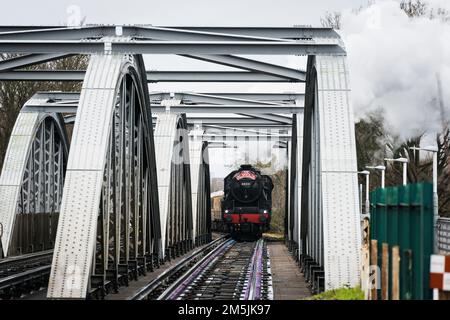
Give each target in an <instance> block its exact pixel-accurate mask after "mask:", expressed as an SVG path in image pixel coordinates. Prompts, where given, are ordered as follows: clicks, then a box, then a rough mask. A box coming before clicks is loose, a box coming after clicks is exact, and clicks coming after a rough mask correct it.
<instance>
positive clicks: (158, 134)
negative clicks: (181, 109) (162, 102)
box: [154, 111, 192, 258]
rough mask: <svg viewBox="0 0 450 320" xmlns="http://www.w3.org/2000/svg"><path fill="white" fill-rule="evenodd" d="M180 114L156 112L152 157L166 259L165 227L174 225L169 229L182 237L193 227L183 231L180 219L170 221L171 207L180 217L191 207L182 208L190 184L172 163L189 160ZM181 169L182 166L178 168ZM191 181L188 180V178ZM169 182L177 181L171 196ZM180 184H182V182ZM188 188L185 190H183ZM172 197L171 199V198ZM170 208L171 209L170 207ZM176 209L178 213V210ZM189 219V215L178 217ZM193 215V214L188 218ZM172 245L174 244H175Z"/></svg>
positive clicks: (187, 195)
mask: <svg viewBox="0 0 450 320" xmlns="http://www.w3.org/2000/svg"><path fill="white" fill-rule="evenodd" d="M181 117H182V116H181V115H180V114H177V113H172V112H169V111H168V112H166V113H162V114H158V117H157V121H156V126H155V131H154V139H155V156H156V168H157V177H158V195H159V210H160V221H161V242H162V258H165V254H166V248H167V244H168V243H169V240H170V239H169V238H168V228H173V230H172V232H173V233H176V232H179V233H181V235H177V236H178V237H181V238H184V237H186V236H187V235H186V234H185V232H188V233H189V232H190V234H191V235H192V230H190V231H189V230H185V229H184V227H182V226H180V224H182V222H181V220H180V221H170V218H169V216H170V214H171V209H172V210H175V211H177V212H173V214H174V215H178V216H179V217H180V215H181V216H183V214H184V213H183V212H184V210H187V211H186V212H185V213H186V214H187V215H191V214H192V213H191V211H192V207H190V206H191V205H190V204H189V205H188V206H189V207H184V206H185V205H186V202H185V201H189V202H190V199H189V200H187V199H186V198H184V196H186V197H191V195H190V194H186V193H190V192H191V190H190V186H189V187H188V186H187V185H186V184H187V183H189V182H188V181H184V180H183V174H181V176H177V175H180V172H178V171H175V172H172V171H173V170H176V169H175V167H174V166H173V165H174V164H178V165H179V164H183V163H186V164H187V163H188V162H189V140H188V135H187V130H185V129H183V128H181V127H180V128H177V127H179V125H178V123H179V122H180V121H181V120H182V119H181ZM177 170H184V169H181V168H179V169H177ZM189 180H190V179H189ZM172 183H178V184H180V185H178V186H176V188H177V189H176V190H177V192H176V193H177V194H175V195H172V194H171V190H173V188H172V187H171V184H172ZM181 184H182V185H181ZM186 188H187V189H186ZM173 196H174V197H175V198H173V200H172V201H171V197H173ZM172 205H173V207H172V208H171V206H172ZM178 211H179V212H178ZM185 218H186V219H189V217H184V218H182V217H180V219H185ZM190 218H192V217H190ZM174 244H175V243H174Z"/></svg>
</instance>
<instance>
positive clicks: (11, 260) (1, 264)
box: [0, 249, 53, 270]
mask: <svg viewBox="0 0 450 320" xmlns="http://www.w3.org/2000/svg"><path fill="white" fill-rule="evenodd" d="M52 255H53V249H51V250H45V251H39V252H34V253H28V254H24V255H20V256H12V257H7V258H4V259H1V260H0V270H1V269H4V268H7V267H8V265H9V264H18V263H22V262H28V261H30V260H34V259H39V258H44V257H47V256H52Z"/></svg>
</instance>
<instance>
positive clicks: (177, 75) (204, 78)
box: [0, 54, 300, 83]
mask: <svg viewBox="0 0 450 320" xmlns="http://www.w3.org/2000/svg"><path fill="white" fill-rule="evenodd" d="M39 56H44V55H39ZM45 56H58V57H61V56H60V55H58V54H57V55H50V54H49V55H45ZM7 61H9V60H6V61H4V62H7ZM42 62H44V61H42ZM42 62H39V63H42ZM34 64H37V63H34ZM29 65H31V63H30V64H29ZM10 66H12V67H10ZM25 66H26V65H19V64H12V63H11V64H9V63H8V64H6V65H4V67H5V70H9V69H12V68H17V67H25ZM1 68H2V62H0V71H1ZM84 75H85V71H83V70H69V71H66V70H27V71H23V70H14V71H5V72H0V81H2V80H3V81H83V79H84ZM147 81H148V82H152V83H156V82H300V81H297V80H293V79H289V78H284V77H281V76H276V75H269V74H264V73H257V72H247V71H147Z"/></svg>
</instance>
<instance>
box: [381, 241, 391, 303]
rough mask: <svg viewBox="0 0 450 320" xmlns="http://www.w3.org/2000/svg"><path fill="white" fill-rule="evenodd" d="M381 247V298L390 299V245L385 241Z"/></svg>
mask: <svg viewBox="0 0 450 320" xmlns="http://www.w3.org/2000/svg"><path fill="white" fill-rule="evenodd" d="M381 247H382V256H381V300H389V245H388V244H387V243H383V244H382V245H381Z"/></svg>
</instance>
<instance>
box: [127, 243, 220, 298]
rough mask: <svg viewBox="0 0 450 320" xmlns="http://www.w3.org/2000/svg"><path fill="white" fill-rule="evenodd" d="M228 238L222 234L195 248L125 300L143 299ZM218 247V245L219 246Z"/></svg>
mask: <svg viewBox="0 0 450 320" xmlns="http://www.w3.org/2000/svg"><path fill="white" fill-rule="evenodd" d="M227 238H228V235H226V236H222V237H220V238H218V239H216V240H214V241H212V242H211V243H209V244H208V245H206V246H204V247H203V248H200V249H197V250H195V251H194V252H192V254H190V255H189V256H187V257H186V258H184V259H182V260H181V261H180V262H178V263H177V264H176V265H174V266H173V267H171V268H169V269H167V270H166V271H164V272H163V273H161V274H160V275H159V276H158V277H157V278H155V279H153V280H152V281H150V282H149V283H148V284H147V285H145V286H144V287H142V288H141V289H140V290H139V291H138V292H136V293H135V294H134V295H133V296H131V297H130V298H129V299H127V300H144V299H146V298H147V297H148V296H149V295H150V294H151V293H152V292H154V291H155V290H156V289H157V288H159V287H160V286H161V285H162V284H163V282H165V281H167V280H168V279H169V278H170V277H171V276H173V275H175V274H177V273H178V272H180V271H181V270H182V269H183V268H185V267H186V266H188V265H189V264H190V263H191V262H192V261H194V260H195V259H196V258H198V257H200V256H201V255H202V254H204V253H205V252H206V251H208V250H209V249H211V248H213V247H214V246H216V245H218V244H220V243H221V242H225V240H226V239H227ZM219 247H220V246H219Z"/></svg>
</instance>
